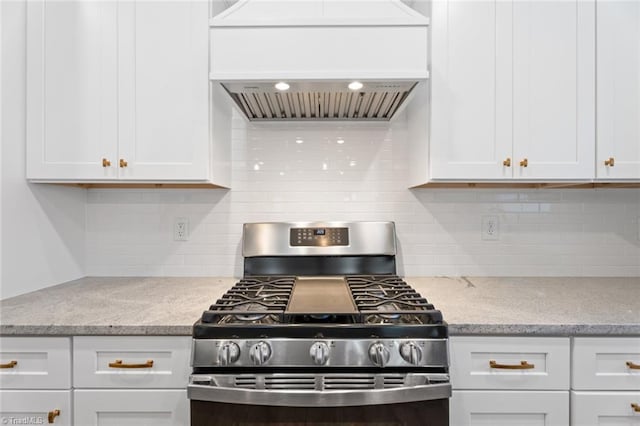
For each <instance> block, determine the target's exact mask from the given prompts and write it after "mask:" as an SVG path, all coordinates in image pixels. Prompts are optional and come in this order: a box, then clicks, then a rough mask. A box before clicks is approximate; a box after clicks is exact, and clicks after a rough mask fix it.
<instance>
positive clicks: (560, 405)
mask: <svg viewBox="0 0 640 426" xmlns="http://www.w3.org/2000/svg"><path fill="white" fill-rule="evenodd" d="M450 424H451V425H452V426H472V425H473V426H566V425H568V424H569V392H568V391H509V390H504V391H494V390H491V391H477V390H473V391H472V390H469V391H462V390H454V391H453V396H452V398H451V415H450Z"/></svg>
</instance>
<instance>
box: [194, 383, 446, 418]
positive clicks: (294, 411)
mask: <svg viewBox="0 0 640 426" xmlns="http://www.w3.org/2000/svg"><path fill="white" fill-rule="evenodd" d="M416 383H418V384H416ZM188 396H189V398H190V399H191V425H192V426H207V425H237V426H258V425H260V426H266V425H287V426H298V425H300V426H301V425H313V426H320V425H341V426H346V425H359V426H364V425H375V426H392V425H393V426H400V425H402V426H413V425H416V426H418V425H420V426H447V425H448V424H449V397H450V396H451V385H450V383H449V382H448V376H447V375H436V377H434V376H433V375H431V376H427V375H420V374H409V375H404V376H398V375H395V376H394V375H382V374H380V375H363V374H340V375H338V374H335V375H313V374H311V375H294V374H271V375H249V374H248V375H236V376H234V375H193V376H192V377H191V379H190V384H189V387H188Z"/></svg>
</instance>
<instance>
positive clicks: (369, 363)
mask: <svg viewBox="0 0 640 426" xmlns="http://www.w3.org/2000/svg"><path fill="white" fill-rule="evenodd" d="M448 365H449V355H448V341H447V339H446V338H442V339H436V338H433V339H420V338H416V339H413V338H403V339H384V338H380V339H375V340H374V339H349V338H344V339H322V340H318V339H306V338H299V339H298V338H267V339H264V340H259V339H255V340H254V339H249V340H244V339H233V341H231V340H226V339H220V340H218V339H194V347H193V366H194V367H230V368H235V367H251V368H274V367H313V368H335V367H352V368H355V367H358V368H371V367H378V368H385V367H446V366H448Z"/></svg>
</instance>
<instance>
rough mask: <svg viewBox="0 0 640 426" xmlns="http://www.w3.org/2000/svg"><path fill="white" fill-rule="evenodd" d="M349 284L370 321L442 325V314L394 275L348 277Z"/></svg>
mask: <svg viewBox="0 0 640 426" xmlns="http://www.w3.org/2000/svg"><path fill="white" fill-rule="evenodd" d="M347 284H348V285H349V288H350V290H351V295H352V297H353V300H354V302H355V303H356V307H357V308H358V311H359V312H360V313H361V314H364V315H365V318H364V322H365V323H367V324H442V323H443V318H442V313H441V312H440V311H439V310H437V309H435V308H434V306H433V305H432V304H431V303H429V302H428V301H427V299H425V298H424V297H422V296H421V295H420V293H418V292H417V291H415V290H414V289H413V288H412V287H411V286H409V285H408V284H407V283H406V282H405V281H404V280H403V279H402V278H400V277H397V276H395V275H392V276H387V275H382V276H377V275H366V276H365V275H363V276H349V277H347Z"/></svg>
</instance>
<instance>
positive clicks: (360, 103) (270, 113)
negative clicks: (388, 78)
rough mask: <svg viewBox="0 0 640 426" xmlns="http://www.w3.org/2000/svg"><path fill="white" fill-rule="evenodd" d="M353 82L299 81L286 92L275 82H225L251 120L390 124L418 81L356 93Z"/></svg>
mask: <svg viewBox="0 0 640 426" xmlns="http://www.w3.org/2000/svg"><path fill="white" fill-rule="evenodd" d="M348 84H349V82H346V81H344V82H323V81H317V82H297V83H291V84H290V88H289V89H288V90H286V91H282V92H281V91H278V90H277V89H275V88H274V85H273V84H272V83H222V86H223V87H224V88H225V89H226V90H227V92H228V93H229V94H230V95H231V98H232V99H233V100H234V101H235V103H236V105H237V106H238V107H239V108H240V110H241V111H242V112H243V113H244V115H245V116H246V117H247V118H248V119H249V120H251V121H272V120H332V121H333V120H366V121H387V120H389V119H390V118H391V117H393V115H394V114H395V112H396V111H398V109H399V108H400V106H401V105H402V104H403V102H404V101H405V100H406V99H407V97H408V96H409V92H411V89H413V87H414V86H415V85H416V84H418V83H417V82H407V81H397V82H382V81H377V82H367V84H366V85H365V86H363V88H362V89H360V90H357V91H352V90H349V89H348V88H347V85H348Z"/></svg>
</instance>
